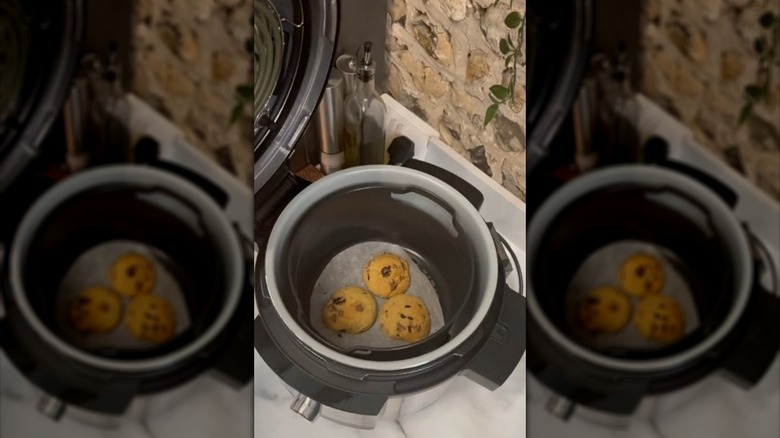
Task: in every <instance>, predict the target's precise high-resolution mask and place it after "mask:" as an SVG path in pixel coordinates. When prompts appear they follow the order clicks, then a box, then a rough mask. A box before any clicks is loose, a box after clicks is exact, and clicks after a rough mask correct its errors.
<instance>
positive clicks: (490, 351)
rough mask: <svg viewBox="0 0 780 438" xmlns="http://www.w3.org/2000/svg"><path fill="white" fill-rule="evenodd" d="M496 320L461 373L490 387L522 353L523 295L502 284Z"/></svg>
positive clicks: (501, 381)
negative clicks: (501, 298) (500, 300)
mask: <svg viewBox="0 0 780 438" xmlns="http://www.w3.org/2000/svg"><path fill="white" fill-rule="evenodd" d="M503 298H504V300H503V302H502V304H501V311H500V313H499V316H498V322H497V323H496V325H495V327H494V328H493V330H492V332H491V333H490V336H489V338H488V340H487V342H486V343H485V345H484V346H483V347H482V349H481V350H480V351H479V352H478V353H477V355H476V356H475V357H474V359H472V360H471V362H469V364H468V365H467V366H466V369H465V370H464V372H463V375H464V376H466V377H468V378H469V379H471V380H472V381H474V382H475V383H478V384H479V385H481V386H483V387H485V388H487V389H489V390H491V391H493V390H495V389H496V388H498V387H500V386H501V385H503V384H504V382H506V379H508V378H509V376H510V375H511V374H512V372H513V371H514V370H515V368H516V367H517V364H518V363H519V362H520V359H522V357H523V354H524V353H525V311H526V304H525V297H524V296H522V295H520V294H519V293H517V292H515V291H513V290H512V289H510V288H509V286H505V287H504V297H503Z"/></svg>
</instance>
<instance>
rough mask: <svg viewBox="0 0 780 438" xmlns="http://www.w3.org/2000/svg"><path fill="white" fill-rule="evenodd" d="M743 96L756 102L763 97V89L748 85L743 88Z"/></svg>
mask: <svg viewBox="0 0 780 438" xmlns="http://www.w3.org/2000/svg"><path fill="white" fill-rule="evenodd" d="M745 94H747V96H748V97H749V98H750V99H751V100H753V101H757V100H759V99H761V98H762V97H763V96H764V89H763V88H761V87H760V86H758V85H755V84H750V85H747V86H746V87H745Z"/></svg>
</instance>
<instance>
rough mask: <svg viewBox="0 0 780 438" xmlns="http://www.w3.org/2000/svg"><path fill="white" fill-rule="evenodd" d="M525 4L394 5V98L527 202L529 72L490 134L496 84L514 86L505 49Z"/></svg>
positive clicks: (451, 1) (424, 1)
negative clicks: (510, 18)
mask: <svg viewBox="0 0 780 438" xmlns="http://www.w3.org/2000/svg"><path fill="white" fill-rule="evenodd" d="M525 4H526V3H525V0H514V3H513V5H512V9H510V1H509V0H499V1H498V3H497V4H496V1H495V0H388V23H387V25H388V31H387V35H388V36H387V58H388V62H387V65H388V68H389V80H388V89H389V90H388V92H389V93H390V94H391V95H392V96H393V97H394V98H395V99H396V100H398V101H399V102H400V103H401V104H403V105H404V106H406V107H407V108H409V109H411V110H412V111H413V112H414V113H416V114H417V115H418V116H420V117H421V118H422V119H424V120H425V121H426V122H427V123H428V124H429V125H431V126H433V127H434V128H435V129H437V130H438V131H439V133H440V134H441V136H442V139H443V140H444V141H445V142H446V143H448V144H450V145H451V146H452V147H453V148H454V149H455V150H456V151H457V152H458V153H460V154H461V155H463V156H464V157H466V158H468V159H470V160H471V161H472V162H474V163H475V164H477V165H478V167H480V168H481V169H483V171H485V172H486V173H487V174H488V175H490V176H492V177H493V179H495V180H496V181H498V182H499V183H501V184H503V186H504V187H506V188H507V189H508V190H509V191H511V192H512V193H513V194H515V195H516V196H517V197H519V198H520V199H522V200H525V193H526V185H525V67H524V66H520V67H519V73H518V84H517V87H516V90H515V91H516V92H515V96H514V99H513V101H512V103H511V104H510V105H504V106H502V107H501V109H500V111H499V114H498V115H497V117H496V119H495V120H494V121H493V122H492V123H491V124H489V125H488V126H487V127H485V126H484V123H483V122H484V118H485V111H486V109H487V108H488V106H490V104H491V103H492V102H491V101H490V98H489V96H488V93H489V88H490V86H491V85H494V84H504V85H506V84H507V83H508V80H509V74H508V70H507V68H506V67H505V64H504V57H503V56H502V55H501V52H500V51H499V41H500V39H501V38H504V37H506V36H507V33H508V29H507V27H506V26H505V24H504V18H505V17H506V16H507V14H508V13H509V12H510V11H512V10H515V11H519V12H520V13H522V14H524V13H525Z"/></svg>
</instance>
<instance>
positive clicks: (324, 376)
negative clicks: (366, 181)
mask: <svg viewBox="0 0 780 438" xmlns="http://www.w3.org/2000/svg"><path fill="white" fill-rule="evenodd" d="M413 148H414V144H413V143H412V142H411V141H410V140H409V139H407V138H405V137H400V138H399V139H396V140H394V141H393V144H392V145H391V146H390V148H389V150H388V152H389V153H390V162H391V163H393V164H395V165H402V166H405V167H409V168H413V169H415V170H419V171H422V172H426V173H429V174H431V175H433V176H435V177H437V178H439V179H441V180H443V181H445V182H446V183H448V184H450V185H451V186H453V187H454V188H456V189H457V190H458V191H459V192H460V193H461V194H463V195H464V196H465V197H466V199H468V200H469V202H470V203H471V204H472V205H473V206H474V208H476V209H477V210H478V209H479V208H480V207H481V205H482V202H483V200H484V198H483V196H482V193H480V192H479V190H477V189H476V188H474V186H472V185H470V184H469V183H467V182H466V181H465V180H463V179H462V178H460V177H458V176H457V175H455V174H453V173H451V172H449V171H446V170H444V169H442V168H439V167H437V166H434V165H431V164H429V163H425V162H421V161H418V160H414V159H411V158H410V157H411V156H412V154H413V150H414V149H413ZM308 184H309V183H306V182H303V181H298V182H297V184H296V185H295V186H294V188H293V189H292V190H291V191H290V192H288V196H286V197H285V198H284V200H282V201H281V202H280V205H279V206H278V208H277V209H276V212H275V213H274V214H272V215H270V216H268V217H266V219H265V222H264V227H263V228H262V229H260V230H258V229H256V230H255V232H256V234H257V235H256V236H255V237H256V239H258V244H259V251H260V252H259V255H258V259H257V261H256V264H255V285H256V288H255V294H256V299H257V303H258V310H259V313H260V315H259V316H258V317H257V318H256V319H255V329H254V332H255V349H256V350H257V352H258V353H259V354H260V357H261V358H263V360H264V361H265V362H266V363H267V364H268V366H269V367H270V368H271V369H272V370H273V371H274V373H275V374H276V375H278V376H279V377H280V378H281V379H282V380H283V381H284V382H285V383H286V384H287V385H289V386H290V387H292V388H294V389H295V390H296V391H298V392H299V393H301V394H304V395H306V396H308V397H310V398H312V399H314V400H316V401H318V402H320V403H322V404H324V405H326V406H330V407H332V408H335V409H338V410H341V411H345V412H349V413H353V414H358V415H365V416H376V415H378V414H379V413H380V411H381V409H382V407H383V406H384V405H385V403H386V402H387V400H388V399H389V398H391V397H398V396H403V395H409V394H414V393H418V392H422V391H425V390H427V389H430V388H433V387H435V386H436V385H438V384H441V383H443V382H445V381H447V380H449V379H450V378H452V377H454V376H455V375H458V374H462V375H465V376H467V377H468V378H470V379H471V380H473V381H475V382H477V383H479V384H480V385H482V386H484V387H486V388H489V389H496V388H498V387H499V386H501V385H502V384H503V383H504V381H506V379H507V378H508V377H509V375H510V374H511V373H512V371H513V370H514V369H515V367H516V365H517V363H518V362H519V360H520V358H521V357H522V356H523V354H524V352H525V348H526V347H525V345H526V344H525V343H526V341H525V337H526V334H525V332H526V324H525V314H526V311H525V309H526V305H525V297H524V296H523V295H522V291H519V293H518V292H515V291H513V290H511V289H510V288H509V286H507V285H506V284H505V283H504V280H503V279H504V278H506V273H507V272H508V269H512V268H511V266H512V262H511V261H510V260H509V255H507V254H506V252H504V251H503V250H502V249H501V248H502V240H503V239H502V238H501V237H500V236H499V235H498V234H497V233H496V231H495V230H494V229H493V227H492V224H488V228H489V229H490V230H491V233H492V234H493V236H494V243H495V245H496V257H497V258H498V260H499V263H498V265H499V273H498V278H499V283H498V284H497V285H496V293H495V298H494V300H493V302H492V304H491V307H490V310H489V312H488V314H487V316H486V317H485V319H484V321H483V323H482V324H481V325H480V327H479V328H478V329H477V331H476V332H475V333H474V334H473V335H472V336H471V337H470V338H469V339H468V340H467V341H465V342H464V343H463V344H462V345H461V346H460V347H459V348H458V349H456V350H455V351H454V352H452V353H450V354H449V355H448V356H446V357H443V358H440V359H438V360H436V361H434V362H432V363H429V364H425V365H423V366H420V367H418V368H414V369H407V370H398V371H374V370H371V371H369V370H365V369H359V368H355V367H351V366H346V365H343V364H339V363H334V362H333V361H332V360H330V359H326V358H323V357H320V356H319V355H317V354H316V353H314V352H312V351H311V349H309V348H306V347H305V346H304V345H303V344H302V343H301V342H300V341H299V340H297V339H296V338H295V336H294V335H293V334H292V332H290V330H288V329H287V328H286V327H285V326H284V323H283V322H282V320H281V318H280V316H279V314H278V313H277V312H276V310H275V309H274V307H273V305H272V303H271V300H270V295H269V293H268V290H267V284H266V283H265V270H264V257H265V243H267V241H268V237H269V236H270V233H271V230H272V228H273V224H274V223H275V221H276V218H278V216H279V214H280V213H281V210H283V207H284V206H286V205H287V203H289V201H290V200H292V198H293V197H294V196H295V195H296V194H298V193H300V191H301V190H303V188H305V186H306V185H308ZM506 249H507V250H509V251H511V249H510V248H508V247H507V248H506ZM511 257H512V259H513V261H514V264H515V266H517V269H518V270H519V269H520V266H519V264H518V263H517V259H516V257H514V255H513V254H512V255H511ZM515 274H516V275H518V276H519V277H520V278H519V284H520V285H521V286H522V284H523V281H522V280H523V278H522V277H523V274H522V272H519V271H517V272H515V273H512V274H511V275H515ZM501 321H506V322H508V323H506V324H504V323H502V322H501ZM506 343H511V345H512V348H507V347H506V345H504V344H506ZM422 346H427V347H430V345H428V344H422ZM435 346H438V345H435ZM435 346H434V347H435ZM412 348H413V347H412ZM422 353H424V352H419V354H422Z"/></svg>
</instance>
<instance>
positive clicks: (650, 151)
mask: <svg viewBox="0 0 780 438" xmlns="http://www.w3.org/2000/svg"><path fill="white" fill-rule="evenodd" d="M644 150H645V159H646V160H647V161H648V162H649V163H653V164H657V165H659V166H662V167H665V168H667V169H671V170H676V171H678V172H680V173H684V174H685V175H687V176H689V177H691V178H693V179H695V180H697V181H699V182H700V183H701V184H704V185H705V186H707V187H709V188H710V190H712V191H713V192H715V194H717V195H718V196H719V197H720V198H721V199H722V200H723V202H725V203H726V205H728V206H729V207H731V208H734V207H735V206H736V205H737V201H738V200H739V198H738V196H737V194H736V192H734V191H733V190H731V189H730V188H729V187H728V186H726V185H725V184H723V183H722V182H720V181H719V180H718V179H717V178H714V177H713V176H712V175H710V174H708V173H706V172H703V171H701V170H699V169H697V168H695V167H692V166H689V165H687V164H683V163H680V162H678V161H674V160H670V159H669V158H668V157H667V155H668V152H669V144H668V143H667V142H666V140H664V139H662V138H661V137H652V138H650V139H649V140H648V141H647V143H645V147H644Z"/></svg>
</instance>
